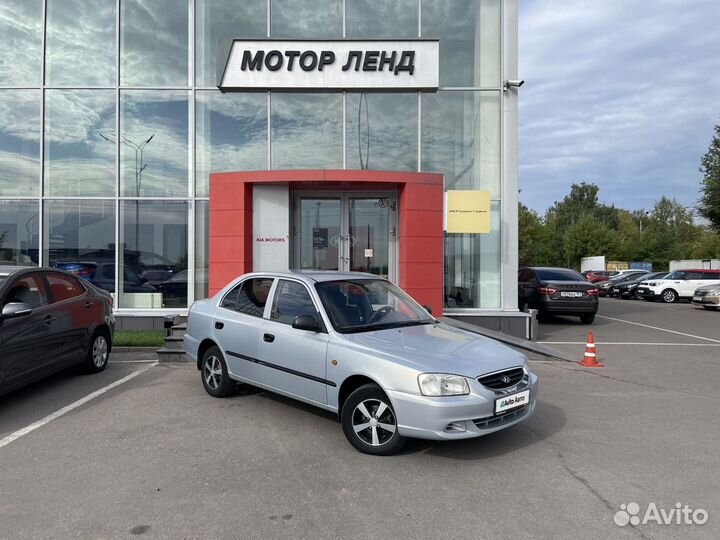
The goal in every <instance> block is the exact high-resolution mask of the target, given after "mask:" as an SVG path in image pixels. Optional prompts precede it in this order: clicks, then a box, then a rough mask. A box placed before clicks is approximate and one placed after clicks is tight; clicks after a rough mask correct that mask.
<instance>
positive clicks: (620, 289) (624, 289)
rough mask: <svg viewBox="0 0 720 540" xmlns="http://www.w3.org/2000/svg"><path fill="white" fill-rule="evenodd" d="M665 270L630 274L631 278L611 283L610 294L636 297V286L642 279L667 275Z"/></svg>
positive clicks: (660, 277)
mask: <svg viewBox="0 0 720 540" xmlns="http://www.w3.org/2000/svg"><path fill="white" fill-rule="evenodd" d="M667 274H668V273H667V272H651V273H648V274H644V275H642V274H641V275H640V276H632V277H631V279H629V280H628V281H624V282H618V283H616V284H614V285H613V288H612V296H617V297H619V298H624V299H625V300H627V299H630V298H637V288H638V286H639V285H640V283H642V282H643V281H646V280H650V279H662V278H664V277H665V276H667Z"/></svg>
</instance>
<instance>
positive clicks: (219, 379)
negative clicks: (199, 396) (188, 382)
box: [200, 347, 235, 398]
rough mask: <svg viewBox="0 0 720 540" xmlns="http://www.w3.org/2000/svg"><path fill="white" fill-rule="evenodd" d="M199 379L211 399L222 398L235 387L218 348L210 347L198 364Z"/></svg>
mask: <svg viewBox="0 0 720 540" xmlns="http://www.w3.org/2000/svg"><path fill="white" fill-rule="evenodd" d="M200 378H201V379H202V383H203V387H205V391H206V392H207V393H208V394H210V395H211V396H212V397H216V398H223V397H226V396H228V395H229V394H230V392H232V390H233V388H234V387H235V383H234V381H233V380H232V379H231V378H230V375H229V374H228V370H227V364H225V358H224V357H223V354H222V351H220V349H219V348H218V347H210V348H209V349H208V350H207V351H205V354H204V355H203V358H202V362H201V363H200Z"/></svg>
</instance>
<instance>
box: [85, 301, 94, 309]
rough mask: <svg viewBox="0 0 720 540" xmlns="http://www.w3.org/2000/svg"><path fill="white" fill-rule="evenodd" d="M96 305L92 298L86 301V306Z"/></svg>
mask: <svg viewBox="0 0 720 540" xmlns="http://www.w3.org/2000/svg"><path fill="white" fill-rule="evenodd" d="M94 305H95V302H91V301H90V300H87V301H86V302H85V307H86V308H91V307H93V306H94Z"/></svg>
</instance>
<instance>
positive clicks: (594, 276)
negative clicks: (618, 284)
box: [582, 270, 619, 283]
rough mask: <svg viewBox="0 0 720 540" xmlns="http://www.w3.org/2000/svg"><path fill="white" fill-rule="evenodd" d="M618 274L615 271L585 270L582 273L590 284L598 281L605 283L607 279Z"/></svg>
mask: <svg viewBox="0 0 720 540" xmlns="http://www.w3.org/2000/svg"><path fill="white" fill-rule="evenodd" d="M617 274H619V272H618V271H617V270H586V271H585V272H583V273H582V275H583V276H585V279H587V280H588V281H589V282H590V283H597V282H598V281H607V280H608V279H609V278H611V277H613V276H616V275H617Z"/></svg>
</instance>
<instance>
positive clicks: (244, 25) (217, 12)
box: [195, 0, 267, 86]
mask: <svg viewBox="0 0 720 540" xmlns="http://www.w3.org/2000/svg"><path fill="white" fill-rule="evenodd" d="M195 7H196V19H195V25H196V30H195V32H196V35H197V37H196V42H195V47H196V56H195V57H196V64H195V73H196V81H197V84H198V85H199V86H216V85H217V68H216V66H217V62H218V47H223V48H226V47H225V43H226V40H228V41H227V43H228V45H229V40H232V39H234V38H239V39H253V38H264V37H266V36H267V0H244V1H243V2H237V1H236V0H205V1H203V2H196V3H195ZM228 52H229V51H228ZM223 56H227V54H224V55H223Z"/></svg>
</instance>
